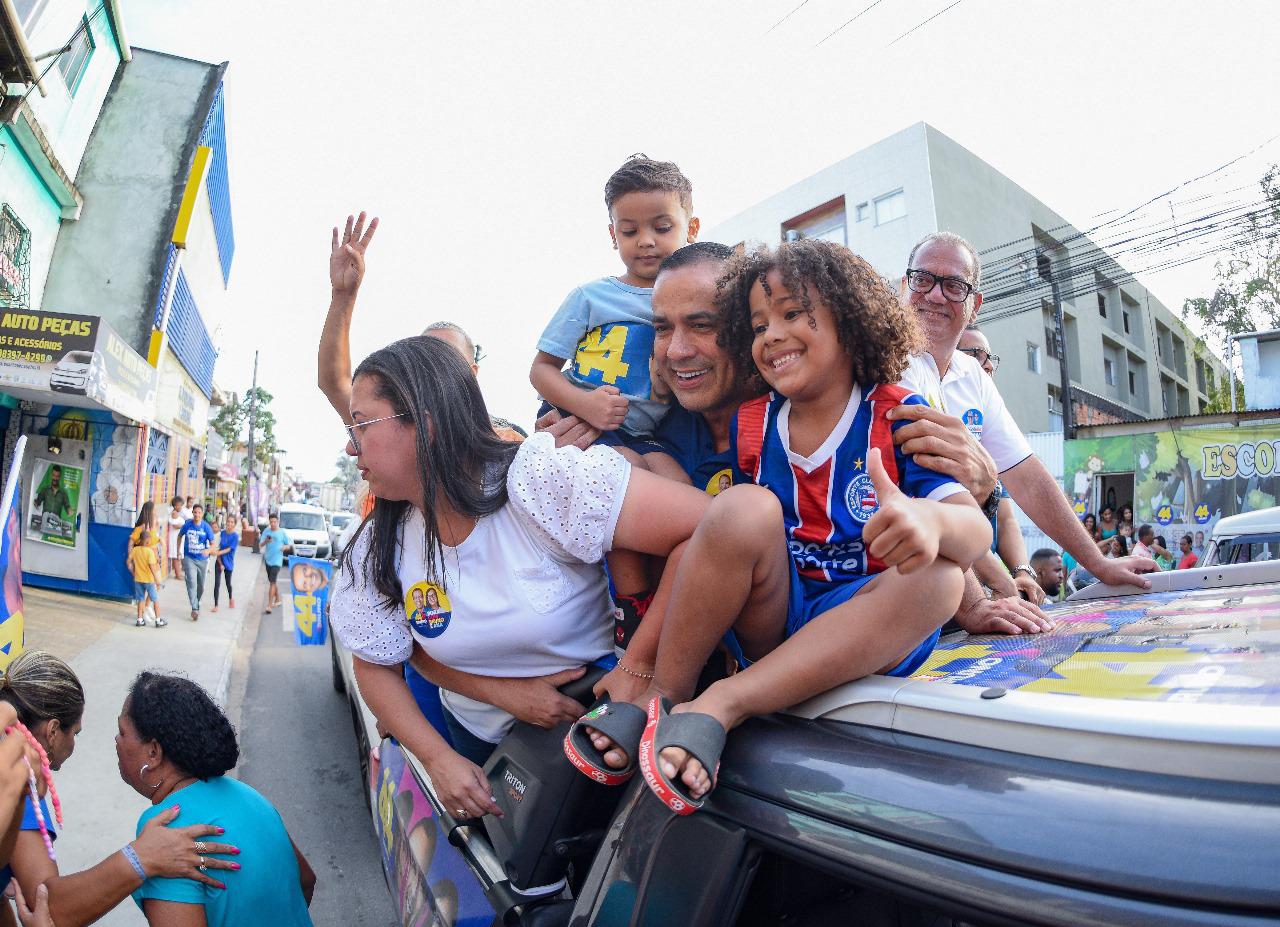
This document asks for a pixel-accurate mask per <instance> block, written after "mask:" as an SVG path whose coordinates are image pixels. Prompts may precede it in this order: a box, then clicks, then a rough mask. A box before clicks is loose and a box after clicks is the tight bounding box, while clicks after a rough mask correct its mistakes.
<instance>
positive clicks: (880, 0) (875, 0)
mask: <svg viewBox="0 0 1280 927" xmlns="http://www.w3.org/2000/svg"><path fill="white" fill-rule="evenodd" d="M883 2H884V0H872V3H871V4H870V5H869V6H865V7H863V8H862V9H861V10H859V11H858V12H857V14H856V15H854V17H853V19H849V20H846V21H845V22H844V23H843V24H842V25H840V26H838V27H837V28H835V29H833V30H831V31H830V32H828V33H827V34H826V35H825V36H823V37H822V39H821V40H820V41H818V42H816V43H814V46H813V47H814V48H817V47H818V46H819V45H821V44H822V43H823V42H825V41H826V40H827V39H829V38H831V37H832V36H833V35H835V34H836V33H838V32H842V31H843V30H844V28H845V26H848V25H849V24H851V23H853V22H855V21H857V20H858V19H861V18H862V15H863V14H864V13H869V12H871V11H872V10H873V9H875V8H876V7H878V6H879V5H880V4H881V3H883ZM956 2H957V3H958V2H959V0H956ZM801 5H802V6H803V4H801Z"/></svg>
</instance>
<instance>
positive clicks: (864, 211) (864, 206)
mask: <svg viewBox="0 0 1280 927" xmlns="http://www.w3.org/2000/svg"><path fill="white" fill-rule="evenodd" d="M856 215H857V221H859V222H866V221H867V220H868V219H870V218H871V204H870V203H859V204H858V211H857V214H856Z"/></svg>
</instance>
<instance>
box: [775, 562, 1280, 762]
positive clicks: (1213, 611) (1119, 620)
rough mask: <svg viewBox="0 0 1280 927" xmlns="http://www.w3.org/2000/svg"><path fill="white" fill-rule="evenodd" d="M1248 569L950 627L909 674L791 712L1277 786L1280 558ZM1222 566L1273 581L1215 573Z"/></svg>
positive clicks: (868, 682)
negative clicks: (1003, 627) (983, 624)
mask: <svg viewBox="0 0 1280 927" xmlns="http://www.w3.org/2000/svg"><path fill="white" fill-rule="evenodd" d="M1241 567H1243V569H1242V568H1241ZM1241 567H1215V568H1213V569H1212V570H1206V571H1199V570H1186V571H1179V573H1181V574H1183V575H1181V576H1180V575H1178V573H1170V574H1162V575H1160V576H1158V577H1157V579H1158V580H1161V581H1162V582H1161V585H1164V586H1170V585H1174V581H1176V580H1180V581H1181V582H1182V584H1183V585H1184V586H1185V585H1191V586H1192V588H1176V587H1175V588H1166V589H1163V590H1159V591H1155V592H1151V593H1146V594H1142V595H1124V594H1116V591H1115V590H1111V594H1110V595H1103V596H1102V597H1099V596H1098V595H1097V594H1096V593H1095V597H1094V598H1091V599H1085V600H1083V601H1073V602H1069V603H1066V604H1064V605H1061V606H1057V607H1051V608H1047V609H1046V612H1047V614H1048V615H1049V616H1050V617H1051V618H1052V619H1054V621H1055V627H1054V630H1053V631H1051V632H1049V633H1047V634H1037V635H1019V636H1004V635H985V636H970V635H966V634H964V633H963V632H960V633H958V634H955V635H949V636H948V637H947V638H944V639H943V640H942V641H940V642H939V644H938V646H937V647H936V648H935V650H934V652H933V653H932V654H931V655H930V656H929V658H928V659H927V660H926V661H925V662H924V664H922V665H921V667H920V668H919V669H918V670H917V671H916V673H915V675H914V676H912V677H910V678H905V679H902V678H891V677H886V676H871V677H868V678H866V679H863V680H859V681H857V682H854V683H850V684H849V685H846V686H841V687H838V688H836V689H833V690H831V691H830V692H827V693H824V694H823V695H821V696H819V697H818V698H816V699H812V700H810V701H809V702H806V703H804V704H803V705H800V706H797V707H796V708H795V709H792V712H791V713H793V714H798V715H800V716H802V717H808V718H826V719H830V720H843V721H852V722H857V723H861V724H868V725H872V726H876V727H881V728H887V729H891V730H896V731H903V732H912V733H917V734H925V735H927V736H932V737H939V738H941V739H944V740H951V741H956V742H960V743H969V744H974V745H979V746H987V747H993V748H996V749H1003V750H1012V751H1015V752H1020V753H1030V754H1034V755H1039V756H1048V757H1053V758H1058V759H1075V760H1078V761H1080V762H1088V763H1097V764H1101V765H1106V766H1114V767H1119V768H1128V769H1148V768H1151V767H1152V764H1153V763H1158V764H1159V768H1162V769H1164V770H1165V771H1168V772H1176V773H1179V774H1183V775H1191V776H1201V777H1208V778H1223V779H1229V780H1233V781H1242V782H1266V783H1271V784H1280V710H1278V709H1280V583H1278V582H1276V581H1275V580H1274V579H1271V577H1280V563H1265V564H1243V565H1241ZM1210 573H1211V574H1213V576H1208V575H1201V574H1210ZM1217 576H1222V577H1224V578H1225V579H1224V582H1225V581H1229V580H1231V579H1232V578H1233V577H1245V578H1257V577H1264V576H1265V577H1268V579H1269V581H1267V582H1262V583H1248V584H1244V585H1219V584H1215V582H1214V579H1215V577H1217ZM1165 577H1170V579H1165ZM1102 591H1103V593H1106V592H1107V590H1105V589H1104V590H1102Z"/></svg>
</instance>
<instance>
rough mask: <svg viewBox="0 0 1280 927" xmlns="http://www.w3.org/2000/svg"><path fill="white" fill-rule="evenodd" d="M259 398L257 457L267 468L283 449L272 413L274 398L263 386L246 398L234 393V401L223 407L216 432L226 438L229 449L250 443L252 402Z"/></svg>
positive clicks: (255, 447)
mask: <svg viewBox="0 0 1280 927" xmlns="http://www.w3.org/2000/svg"><path fill="white" fill-rule="evenodd" d="M255 397H256V399H257V402H256V409H254V418H255V419H256V420H257V427H256V428H255V430H254V444H253V456H254V457H255V458H257V460H258V462H259V463H261V464H264V465H265V464H266V463H267V461H269V460H270V459H271V455H272V454H274V453H276V451H278V450H279V447H278V446H277V444H276V434H275V428H276V417H275V413H273V412H272V411H271V409H270V406H271V400H272V398H273V397H272V395H271V394H270V393H268V392H267V391H266V390H265V389H263V388H262V387H261V386H257V387H252V388H250V389H249V390H248V391H247V392H246V393H245V394H244V396H243V397H240V396H237V395H236V394H234V393H233V394H232V395H231V398H230V401H228V402H227V403H225V404H224V405H222V406H221V407H220V408H219V409H218V414H217V415H216V416H214V419H213V430H214V431H216V432H217V433H218V434H219V435H221V436H222V440H223V441H225V442H226V443H227V447H229V448H234V447H235V446H236V445H237V444H239V443H241V442H242V441H247V440H248V438H249V431H248V424H249V411H250V400H251V399H253V398H255Z"/></svg>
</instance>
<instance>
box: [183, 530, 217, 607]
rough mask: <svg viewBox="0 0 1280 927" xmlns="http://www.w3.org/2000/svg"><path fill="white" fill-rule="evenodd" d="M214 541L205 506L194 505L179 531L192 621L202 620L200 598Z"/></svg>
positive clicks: (202, 595)
mask: <svg viewBox="0 0 1280 927" xmlns="http://www.w3.org/2000/svg"><path fill="white" fill-rule="evenodd" d="M213 543H214V538H213V529H212V528H210V527H209V525H208V523H207V522H206V521H205V520H204V506H202V505H193V506H192V507H191V518H189V519H188V520H187V523H186V524H184V525H183V526H182V528H181V529H180V530H179V531H178V549H179V550H181V551H182V579H183V581H184V582H185V583H186V584H187V599H188V601H190V603H191V620H192V621H198V620H200V599H201V598H203V597H204V577H205V573H206V572H207V571H208V569H209V551H210V549H212V547H213Z"/></svg>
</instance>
